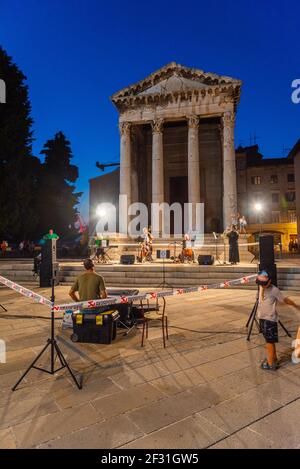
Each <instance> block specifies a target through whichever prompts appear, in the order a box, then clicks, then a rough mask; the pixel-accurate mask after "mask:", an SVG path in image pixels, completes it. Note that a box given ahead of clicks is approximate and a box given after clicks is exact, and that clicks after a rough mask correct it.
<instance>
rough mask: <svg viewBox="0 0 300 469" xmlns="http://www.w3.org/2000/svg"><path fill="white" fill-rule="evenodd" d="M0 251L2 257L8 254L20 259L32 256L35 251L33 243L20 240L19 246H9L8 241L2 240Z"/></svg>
mask: <svg viewBox="0 0 300 469" xmlns="http://www.w3.org/2000/svg"><path fill="white" fill-rule="evenodd" d="M0 249H1V253H2V256H3V257H4V256H5V255H6V253H8V252H12V253H17V254H18V255H20V256H21V257H23V256H32V255H33V254H34V251H35V243H34V242H33V241H28V240H22V241H20V242H19V244H13V243H11V244H9V243H8V241H6V240H3V241H2V243H1V244H0Z"/></svg>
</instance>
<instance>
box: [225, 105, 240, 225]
mask: <svg viewBox="0 0 300 469" xmlns="http://www.w3.org/2000/svg"><path fill="white" fill-rule="evenodd" d="M222 119H223V224H224V229H226V227H228V226H231V224H232V219H233V218H236V216H237V183H236V162H235V150H234V123H235V113H234V111H226V112H224V114H223V118H222Z"/></svg>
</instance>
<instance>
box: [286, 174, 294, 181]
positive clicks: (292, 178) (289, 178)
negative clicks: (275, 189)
mask: <svg viewBox="0 0 300 469" xmlns="http://www.w3.org/2000/svg"><path fill="white" fill-rule="evenodd" d="M287 180H288V182H295V174H294V173H290V174H288V175H287Z"/></svg>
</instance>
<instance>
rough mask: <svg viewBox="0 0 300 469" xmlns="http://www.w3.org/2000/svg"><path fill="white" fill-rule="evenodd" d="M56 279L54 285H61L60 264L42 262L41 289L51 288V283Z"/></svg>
mask: <svg viewBox="0 0 300 469" xmlns="http://www.w3.org/2000/svg"><path fill="white" fill-rule="evenodd" d="M52 279H54V285H58V284H59V264H58V262H52V263H51V262H41V266H40V287H51V281H52Z"/></svg>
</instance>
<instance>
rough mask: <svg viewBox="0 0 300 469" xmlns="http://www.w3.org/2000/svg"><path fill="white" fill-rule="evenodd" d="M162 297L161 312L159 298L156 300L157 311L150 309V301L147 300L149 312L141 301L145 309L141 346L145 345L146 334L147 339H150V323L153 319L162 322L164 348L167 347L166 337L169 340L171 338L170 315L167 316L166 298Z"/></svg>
mask: <svg viewBox="0 0 300 469" xmlns="http://www.w3.org/2000/svg"><path fill="white" fill-rule="evenodd" d="M161 299H162V300H163V307H162V312H160V310H159V305H158V299H157V300H156V308H155V311H149V309H150V305H149V301H148V300H147V308H148V312H147V311H146V310H145V309H144V304H143V302H142V301H141V307H142V309H143V310H144V316H143V330H142V343H141V347H143V346H144V340H145V336H146V339H148V330H149V323H150V322H151V321H160V322H161V329H162V337H163V344H164V348H165V347H166V339H167V340H168V339H169V331H168V316H167V313H166V300H165V298H164V297H162V298H161Z"/></svg>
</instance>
